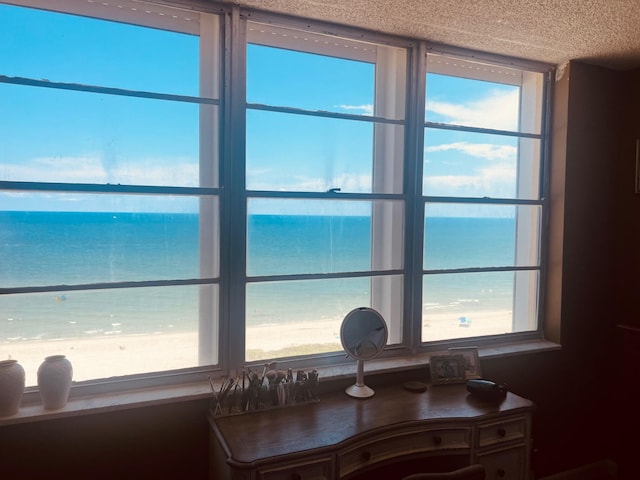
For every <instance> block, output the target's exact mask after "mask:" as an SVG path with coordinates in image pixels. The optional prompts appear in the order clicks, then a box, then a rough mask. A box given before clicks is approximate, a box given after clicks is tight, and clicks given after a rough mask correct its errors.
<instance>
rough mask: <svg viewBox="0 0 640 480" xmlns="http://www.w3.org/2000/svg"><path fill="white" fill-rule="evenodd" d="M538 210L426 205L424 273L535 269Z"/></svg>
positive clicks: (500, 206)
mask: <svg viewBox="0 0 640 480" xmlns="http://www.w3.org/2000/svg"><path fill="white" fill-rule="evenodd" d="M539 218H540V207H537V206H517V207H516V206H502V205H460V204H428V205H427V206H426V208H425V241H424V269H425V270H440V269H453V268H473V267H508V266H537V265H538V262H539V256H538V253H539V249H538V237H539V233H540V232H539V227H540V222H539Z"/></svg>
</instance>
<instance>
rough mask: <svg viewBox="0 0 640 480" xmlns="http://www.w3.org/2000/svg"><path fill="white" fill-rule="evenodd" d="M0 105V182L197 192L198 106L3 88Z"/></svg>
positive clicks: (109, 96)
mask: <svg viewBox="0 0 640 480" xmlns="http://www.w3.org/2000/svg"><path fill="white" fill-rule="evenodd" d="M0 104H2V105H4V106H5V107H6V108H5V111H7V112H9V111H10V112H11V115H2V116H0V132H2V134H1V135H2V142H1V146H0V154H1V155H2V157H1V158H2V161H1V164H0V179H1V180H10V181H29V182H35V181H39V182H74V183H98V184H105V183H113V184H118V183H121V184H137V185H174V186H200V185H199V184H200V181H199V167H198V163H199V152H198V150H199V139H198V136H199V135H198V119H199V108H200V107H199V106H198V105H197V104H190V103H180V102H168V101H158V100H149V99H143V98H134V97H119V96H114V95H98V94H93V93H85V92H73V91H65V90H56V89H48V88H37V87H25V86H19V85H4V84H0ZM209 108H213V107H209ZM203 183H204V185H202V186H212V185H210V184H208V183H207V182H206V181H205V180H203Z"/></svg>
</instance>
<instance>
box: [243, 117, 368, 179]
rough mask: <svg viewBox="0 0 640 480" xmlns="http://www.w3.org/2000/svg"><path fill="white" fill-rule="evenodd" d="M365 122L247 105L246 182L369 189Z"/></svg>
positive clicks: (366, 124) (366, 127) (366, 128)
mask: <svg viewBox="0 0 640 480" xmlns="http://www.w3.org/2000/svg"><path fill="white" fill-rule="evenodd" d="M373 129H374V126H373V124H372V123H370V122H358V121H353V120H342V119H338V118H324V117H310V116H304V115H291V114H287V113H276V112H263V111H256V110H248V111H247V188H248V189H249V190H287V191H312V192H326V191H327V190H329V189H331V188H339V189H340V191H342V192H371V189H372V162H373Z"/></svg>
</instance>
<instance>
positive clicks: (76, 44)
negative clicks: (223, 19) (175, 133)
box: [0, 5, 199, 96]
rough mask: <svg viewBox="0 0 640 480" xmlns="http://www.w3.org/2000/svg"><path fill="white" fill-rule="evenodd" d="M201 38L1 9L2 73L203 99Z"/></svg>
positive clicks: (10, 7)
mask: <svg viewBox="0 0 640 480" xmlns="http://www.w3.org/2000/svg"><path fill="white" fill-rule="evenodd" d="M198 56H199V38H198V37H197V36H194V35H186V34H182V33H176V32H169V31H166V30H156V29H151V28H141V27H138V26H135V25H128V24H125V23H117V22H110V21H104V20H97V19H93V18H88V17H81V16H76V15H66V14H60V13H56V12H47V11H44V10H36V9H30V8H22V7H13V6H8V5H0V58H2V59H3V60H7V59H10V61H4V62H3V63H2V66H1V67H0V68H1V69H2V71H1V72H0V74H3V75H8V76H17V77H29V78H34V79H48V80H50V81H52V82H68V83H80V84H88V85H100V86H106V87H116V88H125V89H129V90H143V91H154V92H164V93H174V94H181V95H191V96H197V95H198V88H199V87H198V70H199V67H198Z"/></svg>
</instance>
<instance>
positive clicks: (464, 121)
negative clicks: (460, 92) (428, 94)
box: [427, 90, 519, 130]
mask: <svg viewBox="0 0 640 480" xmlns="http://www.w3.org/2000/svg"><path fill="white" fill-rule="evenodd" d="M518 105H519V93H518V91H517V90H512V91H508V92H504V91H499V90H494V91H493V92H491V94H490V95H489V96H487V97H485V98H482V99H479V100H476V101H473V102H469V103H466V104H456V103H448V102H440V101H437V100H428V101H427V111H428V112H433V113H435V114H438V115H441V116H443V117H445V120H444V123H448V124H455V125H473V126H477V127H483V128H494V129H498V130H517V128H518Z"/></svg>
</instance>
